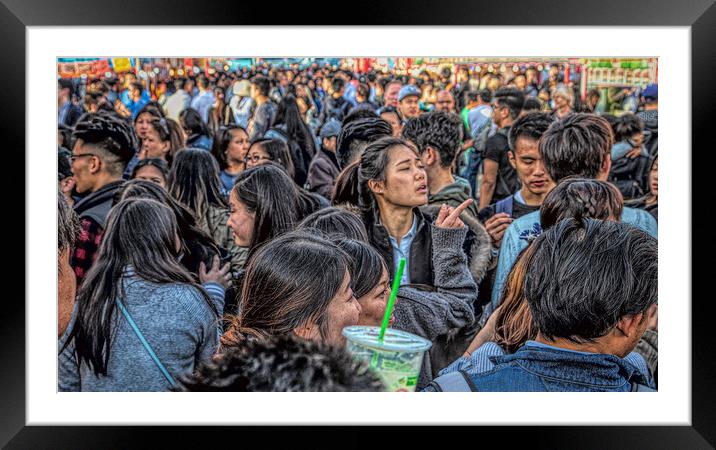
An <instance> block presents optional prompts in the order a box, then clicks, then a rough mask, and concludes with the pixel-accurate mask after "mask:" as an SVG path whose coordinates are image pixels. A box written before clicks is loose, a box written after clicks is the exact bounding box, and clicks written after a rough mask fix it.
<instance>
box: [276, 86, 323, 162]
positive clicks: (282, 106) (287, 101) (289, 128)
mask: <svg viewBox="0 0 716 450" xmlns="http://www.w3.org/2000/svg"><path fill="white" fill-rule="evenodd" d="M277 124H284V125H286V133H287V134H288V139H289V140H291V141H295V142H297V143H298V145H299V147H301V149H302V150H303V151H305V152H307V153H308V154H309V155H313V154H315V153H316V145H315V142H314V141H313V138H312V137H311V131H310V130H309V129H308V125H306V123H305V122H304V121H303V119H302V118H301V111H300V110H299V109H298V103H296V97H295V96H294V95H293V94H286V96H285V97H284V98H283V99H281V102H280V103H279V104H278V110H277V112H276V121H275V122H274V126H275V125H277ZM309 162H310V161H309Z"/></svg>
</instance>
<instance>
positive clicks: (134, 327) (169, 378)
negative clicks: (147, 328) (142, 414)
mask: <svg viewBox="0 0 716 450" xmlns="http://www.w3.org/2000/svg"><path fill="white" fill-rule="evenodd" d="M116 302H117V306H118V307H119V310H120V311H122V314H123V315H124V318H125V319H127V322H129V326H131V327H132V330H134V334H136V335H137V337H138V338H139V341H140V342H141V343H142V345H143V346H144V348H145V349H146V350H147V353H149V356H150V357H151V358H152V360H153V361H154V363H155V364H156V365H157V367H158V368H159V370H160V371H161V372H162V375H164V378H166V379H167V381H168V382H169V384H170V385H172V387H174V386H176V381H174V378H172V376H171V375H170V374H169V371H168V370H167V368H166V367H164V364H162V362H161V361H160V360H159V357H158V356H157V354H156V353H154V350H152V346H151V345H149V342H147V340H146V339H144V335H143V334H142V332H141V331H139V327H138V326H137V324H136V323H135V322H134V320H133V319H132V316H130V315H129V311H127V308H125V307H124V305H123V304H122V302H120V301H119V299H117V301H116Z"/></svg>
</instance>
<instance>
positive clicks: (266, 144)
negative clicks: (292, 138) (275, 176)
mask: <svg viewBox="0 0 716 450" xmlns="http://www.w3.org/2000/svg"><path fill="white" fill-rule="evenodd" d="M254 145H257V146H259V147H260V148H261V149H263V151H265V152H266V153H268V155H269V161H273V162H275V163H276V164H279V165H281V166H282V167H283V168H284V169H286V173H287V174H288V176H289V177H291V179H295V177H296V168H295V166H294V164H293V156H291V152H290V151H289V149H288V145H286V143H285V142H284V141H282V140H280V139H258V140H255V141H254V142H252V143H251V147H253V146H254ZM251 147H249V152H251Z"/></svg>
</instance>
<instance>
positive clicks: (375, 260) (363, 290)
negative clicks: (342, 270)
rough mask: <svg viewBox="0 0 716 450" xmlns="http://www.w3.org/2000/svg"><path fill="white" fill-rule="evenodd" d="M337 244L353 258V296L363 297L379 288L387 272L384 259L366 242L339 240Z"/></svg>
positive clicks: (347, 239)
mask: <svg viewBox="0 0 716 450" xmlns="http://www.w3.org/2000/svg"><path fill="white" fill-rule="evenodd" d="M335 242H336V245H338V247H340V248H341V249H342V250H343V251H344V252H346V254H347V255H348V256H349V257H350V258H351V263H352V264H351V265H352V267H353V270H352V271H351V287H352V289H353V295H354V296H355V297H356V298H360V297H363V296H364V295H366V294H368V293H369V292H371V291H372V290H373V289H375V287H376V286H378V284H379V283H380V279H381V277H382V276H383V272H384V271H386V270H387V268H386V267H385V261H384V260H383V257H382V256H380V253H378V251H377V250H376V249H375V248H373V247H372V246H371V245H370V244H369V243H368V242H366V241H359V240H354V239H349V238H337V239H336V240H335Z"/></svg>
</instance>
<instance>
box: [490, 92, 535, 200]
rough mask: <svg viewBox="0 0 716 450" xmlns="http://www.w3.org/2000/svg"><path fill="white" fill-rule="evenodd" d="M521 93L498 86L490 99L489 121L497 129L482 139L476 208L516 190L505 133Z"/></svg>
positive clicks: (514, 116)
mask: <svg viewBox="0 0 716 450" xmlns="http://www.w3.org/2000/svg"><path fill="white" fill-rule="evenodd" d="M524 103H525V95H524V93H522V91H520V90H518V89H516V88H500V89H498V90H497V91H495V94H494V95H493V99H492V121H493V122H494V124H495V125H496V126H497V133H495V134H494V135H493V136H491V137H489V138H488V139H487V142H486V143H485V162H484V163H483V176H482V185H481V186H480V209H482V208H484V207H486V206H488V205H490V204H492V203H493V202H496V201H499V200H502V199H503V198H506V197H509V196H510V195H512V194H514V193H515V192H517V189H519V187H520V182H519V179H518V178H517V173H516V172H515V169H513V168H512V166H511V165H510V161H509V158H508V156H507V152H508V151H509V150H510V146H509V144H508V142H507V135H508V133H509V131H510V127H511V126H512V123H513V122H514V121H515V120H517V117H518V116H519V115H520V112H521V111H522V106H524Z"/></svg>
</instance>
